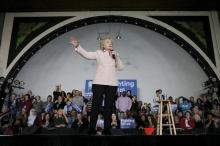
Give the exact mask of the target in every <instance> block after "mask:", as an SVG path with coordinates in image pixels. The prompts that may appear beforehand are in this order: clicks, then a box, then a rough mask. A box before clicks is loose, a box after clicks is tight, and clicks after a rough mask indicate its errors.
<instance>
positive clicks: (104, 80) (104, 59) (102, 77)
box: [75, 46, 124, 86]
mask: <svg viewBox="0 0 220 146" xmlns="http://www.w3.org/2000/svg"><path fill="white" fill-rule="evenodd" d="M75 51H76V52H77V53H79V54H80V55H82V56H83V57H84V58H86V59H90V60H96V62H97V68H96V74H95V78H94V80H93V84H99V85H109V86H118V81H117V78H116V72H117V70H122V69H123V68H124V65H123V63H122V61H121V59H120V57H119V55H118V53H117V54H116V55H115V56H116V57H115V58H116V59H113V58H112V56H110V55H109V52H108V51H103V50H97V51H96V52H87V51H86V50H85V49H83V48H82V47H81V46H79V47H78V48H75Z"/></svg>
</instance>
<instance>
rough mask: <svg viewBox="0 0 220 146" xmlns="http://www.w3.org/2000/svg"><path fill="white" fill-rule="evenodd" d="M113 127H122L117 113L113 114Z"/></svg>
mask: <svg viewBox="0 0 220 146" xmlns="http://www.w3.org/2000/svg"><path fill="white" fill-rule="evenodd" d="M111 127H112V128H113V129H114V128H120V122H119V120H118V118H117V116H116V114H115V113H113V114H112V121H111Z"/></svg>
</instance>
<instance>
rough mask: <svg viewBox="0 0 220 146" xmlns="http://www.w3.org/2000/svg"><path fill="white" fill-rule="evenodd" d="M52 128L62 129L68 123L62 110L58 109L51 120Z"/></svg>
mask: <svg viewBox="0 0 220 146" xmlns="http://www.w3.org/2000/svg"><path fill="white" fill-rule="evenodd" d="M53 122H54V127H56V128H64V127H66V125H67V123H68V118H67V116H66V114H65V112H64V111H63V109H61V108H60V109H58V111H57V113H55V114H54V118H53Z"/></svg>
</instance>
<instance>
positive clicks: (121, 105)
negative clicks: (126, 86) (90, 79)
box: [115, 91, 132, 113]
mask: <svg viewBox="0 0 220 146" xmlns="http://www.w3.org/2000/svg"><path fill="white" fill-rule="evenodd" d="M115 105H116V109H117V111H118V112H122V113H125V112H126V111H130V109H131V105H132V100H131V98H130V97H127V94H126V91H124V92H123V93H122V96H121V97H119V98H118V99H117V100H116V104H115Z"/></svg>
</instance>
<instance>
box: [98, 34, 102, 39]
mask: <svg viewBox="0 0 220 146" xmlns="http://www.w3.org/2000/svg"><path fill="white" fill-rule="evenodd" d="M98 34H99V35H98V37H97V40H99V41H101V40H102V38H101V35H100V33H98Z"/></svg>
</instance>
